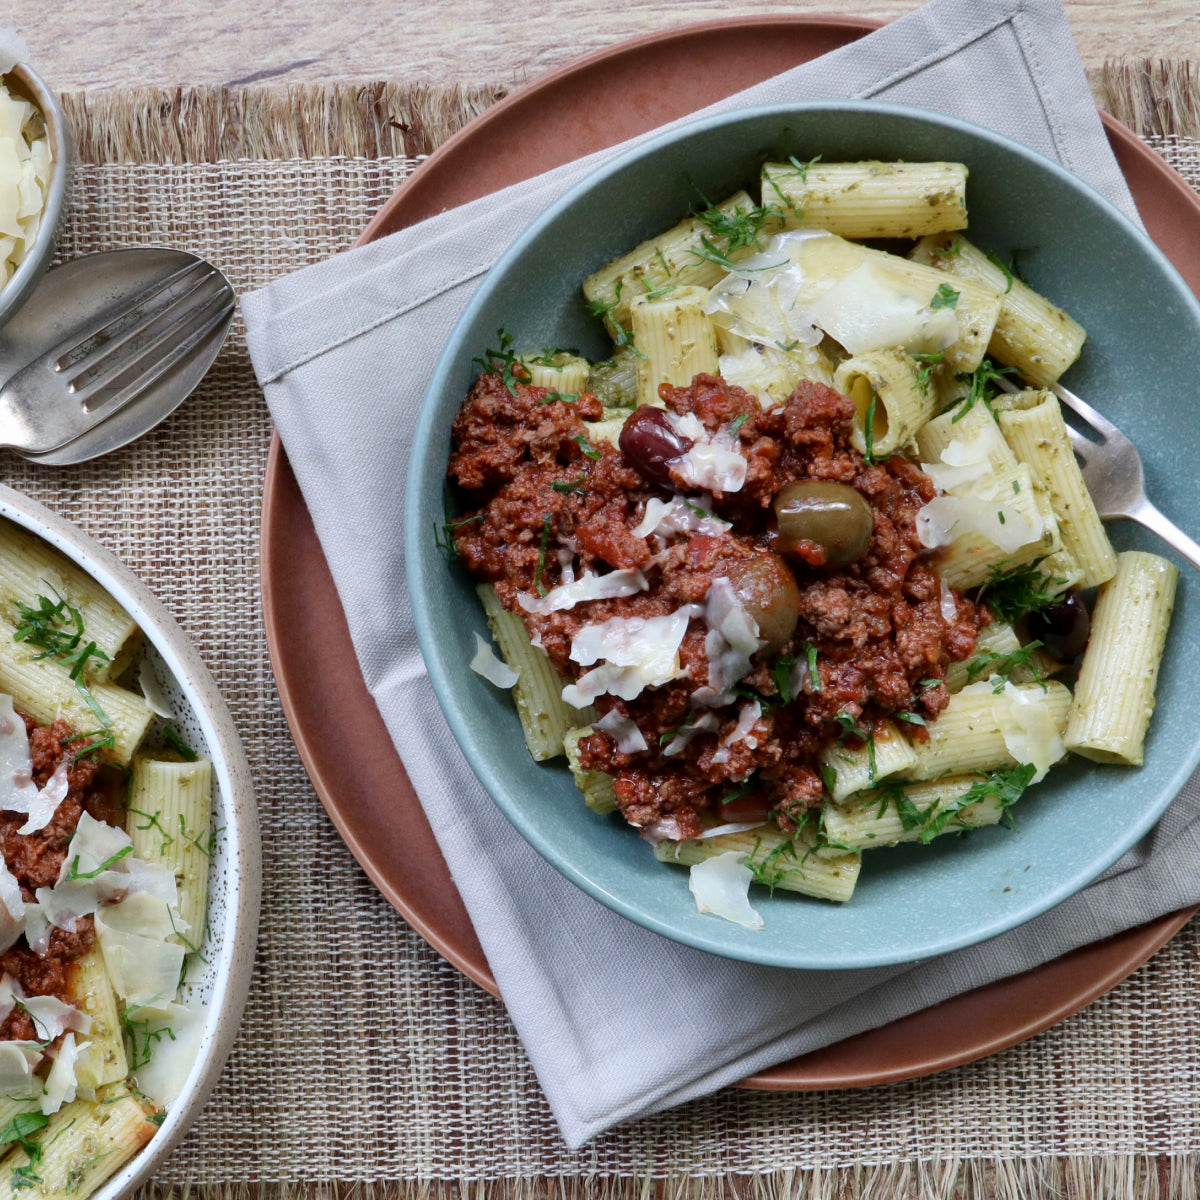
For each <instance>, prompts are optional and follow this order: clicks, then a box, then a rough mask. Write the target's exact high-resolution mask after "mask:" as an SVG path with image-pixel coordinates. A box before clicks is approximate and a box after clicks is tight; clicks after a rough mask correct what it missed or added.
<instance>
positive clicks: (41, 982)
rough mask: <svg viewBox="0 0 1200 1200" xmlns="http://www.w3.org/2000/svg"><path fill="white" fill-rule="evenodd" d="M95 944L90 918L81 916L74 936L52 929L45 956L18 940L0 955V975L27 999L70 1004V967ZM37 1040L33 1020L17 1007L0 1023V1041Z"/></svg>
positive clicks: (73, 999)
mask: <svg viewBox="0 0 1200 1200" xmlns="http://www.w3.org/2000/svg"><path fill="white" fill-rule="evenodd" d="M95 941H96V930H95V926H94V924H93V923H92V918H91V917H80V918H79V920H78V922H77V923H76V929H75V932H74V933H69V932H67V930H65V929H51V931H50V949H49V950H48V951H47V953H46V954H45V955H40V954H35V953H34V952H33V951H32V950H31V949H30V948H29V946H28V945H27V944H26V942H25V939H24V938H21V939H20V941H18V942H17V943H16V945H14V946H11V947H10V948H9V949H7V950H5V951H4V953H3V954H0V974H2V975H11V976H12V977H13V978H14V979H15V980H16V981H17V982H18V983H19V984H20V985H21V987H22V989H23V990H24V992H25V994H26V995H27V996H55V997H57V998H58V999H59V1000H61V1001H62V1002H63V1003H64V1004H73V1003H75V998H74V997H73V996H72V994H71V990H72V989H71V974H72V972H71V964H72V963H73V962H74V961H75V960H76V959H77V958H79V957H80V956H81V955H84V954H86V953H87V952H88V951H89V950H90V949H91V948H92V946H93V945H94V944H95ZM36 1037H37V1032H36V1030H35V1029H34V1025H33V1021H32V1020H31V1019H30V1017H29V1015H28V1013H26V1012H25V1011H24V1010H23V1009H22V1008H20V1007H17V1008H14V1009H13V1011H12V1012H11V1013H9V1015H8V1017H7V1018H5V1020H4V1021H3V1022H0V1041H7V1040H9V1039H13V1038H16V1039H23V1040H25V1041H34V1040H36Z"/></svg>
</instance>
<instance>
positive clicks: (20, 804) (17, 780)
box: [0, 692, 37, 813]
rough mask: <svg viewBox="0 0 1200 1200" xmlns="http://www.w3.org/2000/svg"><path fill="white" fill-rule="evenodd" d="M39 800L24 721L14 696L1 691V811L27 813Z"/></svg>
mask: <svg viewBox="0 0 1200 1200" xmlns="http://www.w3.org/2000/svg"><path fill="white" fill-rule="evenodd" d="M36 797H37V785H36V784H35V783H34V782H33V760H32V759H31V758H30V755H29V735H28V734H27V733H26V732H25V722H24V721H23V720H21V718H20V717H19V716H17V713H16V710H15V709H14V708H13V699H12V697H11V696H6V695H4V694H3V693H2V692H0V808H3V809H4V810H6V811H7V812H22V813H23V812H28V811H29V806H30V805H31V804H32V803H33V802H34V800H35V799H36Z"/></svg>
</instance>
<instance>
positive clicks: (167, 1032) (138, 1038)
mask: <svg viewBox="0 0 1200 1200" xmlns="http://www.w3.org/2000/svg"><path fill="white" fill-rule="evenodd" d="M144 1007H145V1006H144V1005H140V1004H132V1005H130V1006H129V1007H128V1008H126V1009H125V1011H124V1012H123V1013H122V1014H121V1026H122V1028H123V1029H124V1030H125V1036H126V1037H127V1038H128V1040H129V1069H130V1070H131V1071H136V1070H137V1069H138V1068H139V1067H144V1066H145V1065H146V1064H147V1063H148V1062H149V1061H150V1059H151V1058H152V1057H153V1055H154V1050H155V1047H156V1046H157V1045H158V1044H159V1042H161V1041H162V1040H163V1039H164V1038H166V1039H168V1040H169V1041H172V1042H173V1041H174V1040H175V1032H174V1030H172V1029H171V1027H170V1026H169V1025H159V1026H157V1028H156V1027H155V1022H154V1021H152V1020H150V1019H148V1018H147V1019H145V1020H141V1019H139V1018H138V1017H137V1015H136V1014H137V1013H139V1012H140V1011H141V1009H142V1008H144Z"/></svg>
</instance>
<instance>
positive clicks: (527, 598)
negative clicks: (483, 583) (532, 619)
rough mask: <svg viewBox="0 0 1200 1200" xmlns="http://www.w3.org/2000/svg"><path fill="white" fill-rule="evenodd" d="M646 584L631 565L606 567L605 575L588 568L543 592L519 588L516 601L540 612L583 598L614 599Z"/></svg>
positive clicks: (533, 611) (572, 603) (526, 607)
mask: <svg viewBox="0 0 1200 1200" xmlns="http://www.w3.org/2000/svg"><path fill="white" fill-rule="evenodd" d="M649 586H650V585H649V584H648V583H647V582H646V577H645V575H643V574H642V573H641V571H639V570H637V568H635V567H631V568H627V569H625V570H621V571H610V572H609V573H608V574H607V575H595V574H593V573H592V572H591V571H584V573H583V574H582V575H581V576H580V577H579V578H578V579H572V580H571V581H570V582H569V583H560V584H559V585H558V587H555V588H551V589H550V591H548V592H547V593H546V594H545V595H544V596H532V595H530V594H529V593H528V592H519V593H518V594H517V603H518V604H519V605H520V606H521V607H522V608H523V609H524V610H525V611H526V612H527V613H534V614H537V615H539V616H544V615H545V614H546V613H552V612H561V611H562V610H564V609H569V608H574V607H575V605H577V604H582V603H583V602H584V601H585V600H614V599H618V598H619V597H621V596H632V595H634V594H635V593H636V592H644V591H645V590H646V589H647V588H648V587H649Z"/></svg>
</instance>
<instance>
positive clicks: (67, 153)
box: [0, 63, 75, 325]
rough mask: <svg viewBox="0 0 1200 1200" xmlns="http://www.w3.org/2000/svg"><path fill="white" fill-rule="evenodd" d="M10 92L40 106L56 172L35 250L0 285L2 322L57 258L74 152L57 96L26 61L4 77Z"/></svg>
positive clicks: (0, 319) (52, 177)
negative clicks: (56, 251) (53, 259)
mask: <svg viewBox="0 0 1200 1200" xmlns="http://www.w3.org/2000/svg"><path fill="white" fill-rule="evenodd" d="M3 80H4V83H5V84H6V85H7V87H8V89H9V91H10V92H12V93H14V94H15V95H18V96H20V97H21V98H22V99H25V100H32V101H33V102H34V104H36V105H37V106H38V108H40V109H41V111H42V115H43V116H44V117H45V119H46V133H47V136H48V137H49V139H50V152H51V154H52V156H53V159H54V171H53V173H52V174H51V176H50V190H49V194H48V195H47V197H46V209H45V212H44V213H43V214H42V224H41V227H40V229H39V230H38V235H37V240H36V241H35V242H34V246H33V250H32V251H31V252H30V253H29V254H27V255H26V256H25V261H24V262H22V263H21V265H20V266H19V267H18V268H17V269H16V271H15V272H13V277H12V278H11V279H10V280H9V281H8V282H7V283H6V284H5V285H4V286H3V287H2V288H0V325H3V324H4V323H5V321H7V320H8V318H9V317H11V316H12V315H13V313H15V312H16V311H17V309H18V308H20V307H21V305H22V304H24V303H25V301H26V300H27V299H28V298H29V294H30V293H31V292H32V291H33V289H34V288H35V287H37V285H38V281H39V280H40V279H41V277H42V276H43V275H44V274H45V273H46V271H47V269H48V268H49V266H50V260H51V259H52V258H53V257H54V244H55V240H56V239H57V236H58V227H59V225H60V223H61V222H62V218H63V213H64V212H65V210H66V207H67V197H68V194H69V190H70V183H71V169H72V167H73V165H74V160H75V151H74V147H73V145H72V142H71V132H70V130H69V129H68V128H67V119H66V117H65V116H64V115H63V110H62V106H61V105H60V104H59V103H58V98H57V97H56V96H55V95H54V93H53V92H52V91H51V90H50V89H49V88H48V87H47V86H46V84H45V82H44V81H43V79H42V78H41V76H40V75H38V74H37V72H36V71H34V70H33V68H32V67H30V66H29V65H28V64H26V63H17V65H16V66H15V67H14V68H13V69H12V70H11V71H9V72H8V74H7V75H4V76H3Z"/></svg>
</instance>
